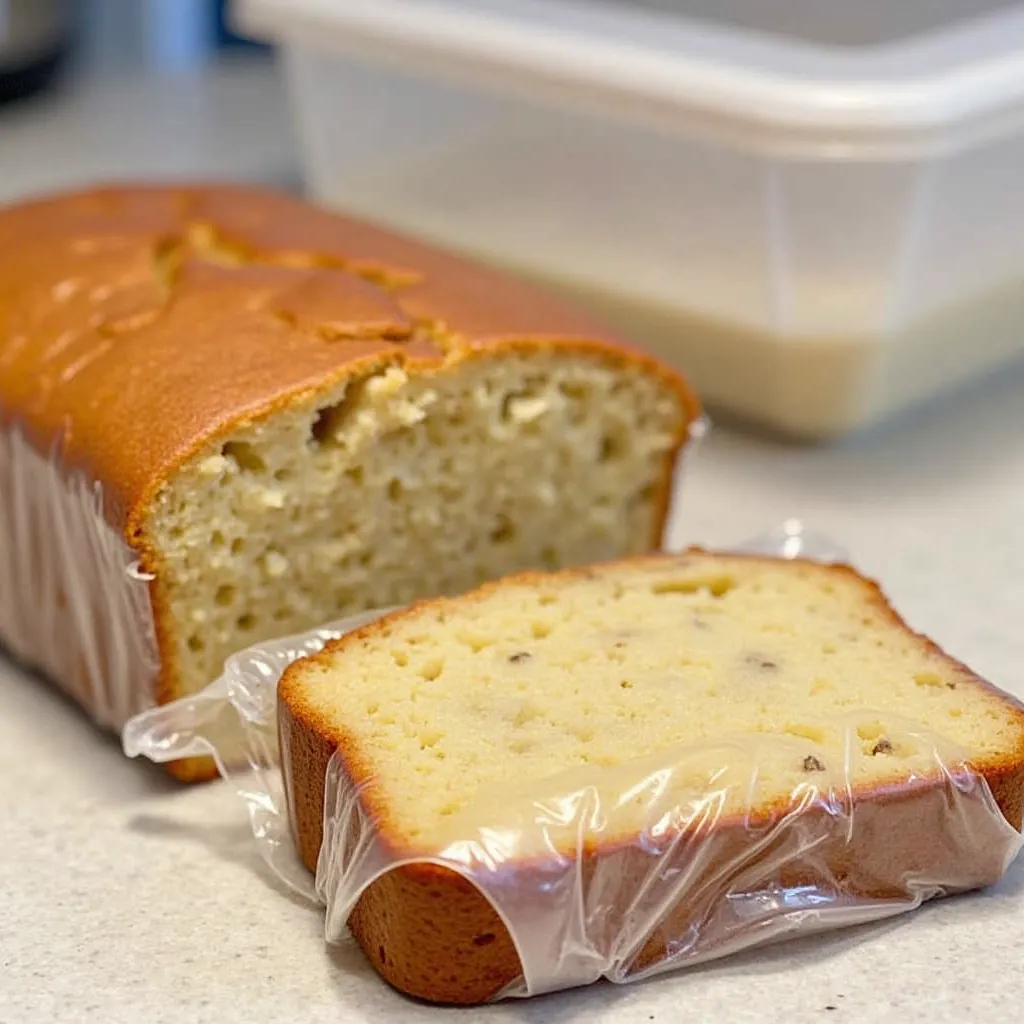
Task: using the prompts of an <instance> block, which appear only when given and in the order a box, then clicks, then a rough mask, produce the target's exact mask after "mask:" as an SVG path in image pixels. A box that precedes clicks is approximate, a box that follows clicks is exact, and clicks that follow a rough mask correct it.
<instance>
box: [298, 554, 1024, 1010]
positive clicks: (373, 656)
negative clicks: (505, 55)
mask: <svg viewBox="0 0 1024 1024" xmlns="http://www.w3.org/2000/svg"><path fill="white" fill-rule="evenodd" d="M278 696H279V715H278V721H279V728H280V731H281V749H282V757H283V759H284V771H285V780H286V790H287V795H288V806H289V813H290V820H291V825H292V829H293V835H294V838H295V841H296V843H297V846H298V850H299V852H300V854H301V857H302V859H303V861H304V862H305V864H306V865H307V866H308V867H309V868H310V869H311V870H312V869H314V868H315V867H316V865H317V858H318V855H321V842H322V837H323V836H322V827H323V826H322V820H323V810H322V809H323V807H324V797H325V776H326V774H327V773H328V766H329V764H330V765H331V770H332V771H335V772H337V773H340V776H341V777H340V778H334V779H333V781H332V782H331V789H332V790H334V791H338V787H341V791H342V792H343V797H344V799H343V800H341V801H340V802H339V804H338V806H339V807H340V806H342V805H343V804H344V805H345V806H349V805H350V804H351V805H352V806H354V807H355V811H353V810H352V808H351V807H349V811H348V812H347V813H346V814H345V818H346V820H345V822H342V823H341V824H339V825H338V828H337V830H336V832H335V834H334V836H333V845H332V846H331V847H330V848H325V849H324V851H323V853H322V857H323V858H324V860H323V862H322V863H321V864H320V877H321V878H322V879H325V880H327V888H328V890H330V889H331V887H332V886H333V887H335V888H337V887H339V886H340V887H341V888H347V889H348V890H349V891H348V892H347V893H339V892H330V891H329V892H328V893H327V895H328V902H330V897H331V896H334V897H336V898H343V897H344V896H346V895H347V896H348V897H351V898H352V899H353V900H355V897H356V896H358V900H357V902H353V904H352V906H353V908H354V909H352V910H351V914H350V916H349V918H348V924H349V926H350V928H351V930H352V932H353V933H354V935H355V938H356V939H357V940H358V942H359V943H360V945H361V946H362V948H363V949H364V950H365V952H366V954H367V956H368V957H369V959H370V961H371V962H372V964H373V966H374V968H376V970H377V971H379V972H380V974H381V975H383V977H384V978H386V979H387V980H388V981H389V982H390V983H392V984H393V985H395V986H396V987H397V988H399V989H401V990H403V991H405V992H407V993H410V994H412V995H415V996H418V997H421V998H424V999H428V1000H434V1001H441V1002H452V1003H475V1002H478V1001H482V1000H487V999H490V998H493V997H495V996H496V995H497V994H499V993H502V992H504V991H506V990H507V987H508V986H510V985H513V986H514V985H515V984H516V983H517V980H518V979H520V977H521V975H522V974H523V963H522V962H521V960H520V955H523V956H529V957H533V958H534V960H535V963H534V966H535V967H536V970H535V972H534V973H535V974H543V972H544V971H545V969H547V970H548V971H549V972H550V975H549V977H548V978H547V983H548V985H550V984H551V983H552V979H554V983H555V984H557V983H558V982H564V983H566V984H578V983H580V982H581V980H587V971H591V970H593V973H592V974H591V975H589V978H590V980H593V978H594V977H596V976H597V975H598V974H600V973H606V972H607V971H608V970H609V969H611V970H612V971H613V972H614V973H615V974H616V976H618V977H628V976H631V975H633V974H635V973H637V972H642V971H645V970H648V969H651V968H652V967H653V968H656V967H657V966H658V965H659V964H664V963H665V962H666V961H669V960H675V961H681V960H685V959H687V958H688V957H698V956H707V955H712V954H713V953H714V952H715V951H721V950H723V949H725V950H727V949H729V948H738V947H740V946H742V945H743V944H744V943H745V942H750V941H753V940H754V938H756V935H757V934H763V933H766V932H770V930H771V927H773V925H774V924H778V919H779V916H780V915H783V914H785V913H786V912H787V911H788V912H789V913H791V914H792V913H794V912H795V911H797V910H806V911H809V912H810V913H811V917H812V918H813V917H817V916H818V915H820V914H821V913H823V912H824V913H825V914H826V915H827V912H828V911H829V910H830V909H831V908H833V907H839V906H847V907H855V906H857V905H858V904H860V903H863V902H864V901H869V900H903V901H910V900H911V899H913V898H915V896H916V897H917V898H928V897H930V896H935V895H941V894H942V893H945V892H950V891H957V890H964V889H971V888H976V887H979V886H982V885H985V884H988V883H991V882H992V881H994V880H995V879H997V878H998V877H999V876H1000V874H1001V873H1002V872H1003V870H1005V867H1006V864H1007V863H1008V860H1009V858H1010V856H1012V853H1013V851H1014V850H1015V849H1016V845H1017V832H1019V830H1020V827H1021V816H1022V806H1024V707H1022V706H1021V705H1020V704H1018V703H1017V702H1016V701H1015V700H1014V699H1013V698H1012V697H1010V696H1008V695H1006V694H1004V693H1002V692H1000V691H999V690H997V689H995V688H994V687H992V686H990V685H989V684H987V683H985V682H983V681H982V680H981V679H979V678H978V677H977V676H975V675H974V674H973V673H971V672H970V671H969V670H968V669H967V668H966V667H964V666H963V665H961V664H959V663H958V662H956V661H954V660H953V659H951V658H950V657H948V656H946V655H945V654H943V653H942V652H941V651H940V650H939V649H938V648H937V647H936V646H935V645H934V644H932V643H931V642H930V641H928V640H927V639H925V638H923V637H921V636H919V635H917V634H915V633H913V632H911V631H910V629H908V627H907V626H906V625H905V624H904V623H903V622H902V621H901V619H900V618H899V617H898V616H897V615H896V613H895V612H894V611H893V610H892V609H891V608H890V606H889V605H888V604H887V603H886V600H885V599H884V597H883V595H882V594H881V592H880V591H879V589H878V588H877V587H876V586H875V585H874V584H872V583H870V582H868V581H866V580H865V579H863V578H862V577H860V576H859V575H858V574H857V573H856V572H854V571H853V570H852V569H849V568H846V567H840V566H825V565H820V564H815V563H810V562H804V561H799V560H796V561H785V560H774V559H770V558H757V557H749V556H740V555H715V554H710V553H706V552H702V551H697V550H694V551H690V552H687V553H685V554H683V555H677V556H670V555H664V556H656V557H651V558H638V559H629V560H624V561H621V562H618V563H614V564H608V565H604V566H598V567H595V568H592V569H586V570H569V571H565V572H561V573H553V574H548V575H544V574H524V575H521V576H518V577H512V578H509V579H506V580H504V581H501V582H498V583H495V584H488V585H485V586H484V587H482V588H480V589H478V590H477V591H475V592H473V593H470V594H468V595H466V596H463V597H461V598H455V599H446V600H434V601H426V602H422V603H420V604H418V605H416V606H413V607H412V608H410V609H408V610H405V611H401V612H397V613H394V614H392V615H390V616H387V617H386V618H384V619H382V620H380V621H379V622H377V623H374V624H371V625H369V626H365V627H363V628H361V629H359V630H357V631H355V632H353V633H350V634H349V635H347V636H345V637H343V638H342V639H340V640H338V641H335V642H332V643H331V644H329V645H328V646H327V647H326V648H325V649H324V651H323V652H322V653H320V654H317V655H314V656H311V657H309V658H307V659H304V660H301V661H297V662H295V663H294V664H293V665H292V666H290V668H289V669H288V670H287V671H286V673H285V674H284V676H283V678H282V680H281V682H280V685H279V689H278ZM981 776H984V778H985V779H986V780H987V783H988V786H987V787H986V786H985V785H984V784H982V783H981V781H980V777H981ZM333 806H335V805H334V804H333V803H332V802H331V800H330V799H329V801H328V810H329V811H330V809H331V807H333ZM687 808H689V811H687ZM695 808H696V810H695ZM360 822H361V823H362V825H361V827H356V826H355V825H354V824H353V823H360ZM367 830H369V831H372V833H373V834H372V835H370V834H367ZM1014 830H1016V831H1014ZM374 843H376V844H378V845H377V848H378V849H379V850H382V851H383V854H382V856H384V857H385V858H387V860H388V861H389V862H390V863H395V864H399V863H400V862H405V863H402V864H401V866H398V867H396V868H395V869H394V870H392V871H390V872H388V873H386V874H382V875H377V874H373V875H372V876H371V877H365V878H362V879H359V878H351V877H348V878H346V877H344V876H345V875H346V872H348V873H349V875H351V874H352V873H353V872H355V873H356V874H358V871H359V862H360V857H365V856H366V851H367V850H368V849H373V848H374ZM471 849H475V850H477V851H478V853H477V854H476V864H477V867H476V871H477V873H476V874H473V873H472V872H471V871H468V870H467V871H466V872H464V873H463V872H460V871H457V870H454V867H453V868H449V867H445V866H441V865H439V864H438V863H408V861H409V859H410V858H417V857H431V856H433V857H435V860H436V858H437V856H438V854H439V853H440V852H441V851H448V852H447V853H445V855H444V859H443V861H442V863H444V864H449V863H450V864H453V865H454V866H457V863H460V862H461V860H460V858H461V859H462V860H465V859H466V858H469V860H472V858H471V857H470V856H469V854H468V853H467V851H468V850H471ZM480 850H483V851H485V852H484V853H480V852H479V851H480ZM452 851H457V852H456V853H452ZM469 860H466V863H469ZM374 863H375V864H376V863H377V861H374ZM481 863H483V865H484V866H483V867H481V866H480V864H481ZM468 877H472V878H473V880H474V881H476V882H480V880H481V878H482V879H483V880H484V882H485V883H487V884H485V885H483V888H485V889H486V890H487V892H488V896H490V897H491V898H493V899H495V900H497V901H498V902H501V901H504V903H503V906H504V908H505V910H506V911H507V914H506V916H505V917H504V918H503V917H502V916H500V915H499V914H498V913H497V912H496V910H495V908H494V906H493V905H492V903H491V902H489V901H488V899H487V898H485V897H484V896H483V895H482V894H481V891H479V890H478V889H477V888H476V887H475V886H474V885H473V884H471V883H470V881H468V880H467V878H468ZM331 879H333V881H331ZM339 879H342V880H341V881H339ZM360 882H363V883H369V884H368V885H367V886H366V887H365V888H361V889H360V890H359V891H358V892H353V891H351V890H352V887H353V886H356V887H359V884H360ZM531 886H532V887H533V888H532V889H531ZM523 890H525V892H524V891H523ZM783 893H788V897H786V898H781V897H780V894H783ZM509 908H511V909H509ZM772 908H774V909H772ZM559 915H560V916H559ZM773 915H774V916H773ZM513 917H514V918H515V920H514V921H513V924H518V925H519V926H522V929H523V930H522V931H521V932H520V933H519V934H518V935H517V936H516V938H517V939H518V947H517V945H516V944H514V942H513V938H512V936H511V935H510V932H509V929H508V928H507V927H506V924H505V921H507V920H512V919H513ZM524 921H525V922H526V924H524ZM545 921H546V925H545V924H543V923H541V922H545ZM780 927H781V926H780ZM537 956H547V957H548V963H547V964H546V965H545V963H544V962H543V961H541V962H540V965H539V967H538V966H537V964H536V957H537ZM574 958H575V960H576V962H577V967H578V968H579V963H580V961H581V958H582V964H583V966H582V968H579V972H575V973H574V971H575V969H574V968H573V967H572V962H573V960H574ZM595 964H596V965H597V967H596V969H595V967H594V965H595ZM567 965H568V966H567ZM563 971H564V972H566V973H565V974H564V975H563V974H561V973H559V972H563Z"/></svg>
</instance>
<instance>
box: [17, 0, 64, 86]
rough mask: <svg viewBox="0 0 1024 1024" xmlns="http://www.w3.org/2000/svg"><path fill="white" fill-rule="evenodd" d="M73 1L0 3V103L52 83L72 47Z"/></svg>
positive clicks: (26, 0) (25, 0)
mask: <svg viewBox="0 0 1024 1024" xmlns="http://www.w3.org/2000/svg"><path fill="white" fill-rule="evenodd" d="M73 26H74V18H73V12H72V3H71V0H0V103H9V102H12V101H14V100H18V99H23V98H25V97H27V96H32V95H34V94H35V93H38V92H41V91H42V90H44V89H46V88H47V87H48V86H49V85H50V84H52V82H53V80H54V78H55V76H56V74H57V72H58V71H59V70H60V68H61V67H62V66H63V64H64V63H65V61H66V60H67V57H68V53H69V52H70V49H71V46H72V35H73Z"/></svg>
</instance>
